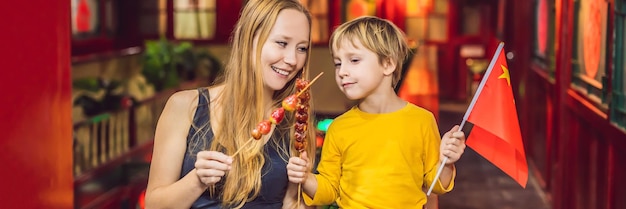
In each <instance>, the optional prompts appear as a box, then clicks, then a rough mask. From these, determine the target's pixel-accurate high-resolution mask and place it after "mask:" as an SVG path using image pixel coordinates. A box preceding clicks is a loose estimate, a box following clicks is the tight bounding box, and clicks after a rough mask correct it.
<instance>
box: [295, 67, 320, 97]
mask: <svg viewBox="0 0 626 209" xmlns="http://www.w3.org/2000/svg"><path fill="white" fill-rule="evenodd" d="M322 74H324V72H321V73H320V74H318V75H317V76H315V78H313V80H311V82H309V84H308V85H306V86H305V87H304V88H302V90H301V91H300V92H298V94H296V97H299V96H300V94H302V93H304V92H305V91H306V90H307V89H308V88H309V87H311V84H313V82H315V80H317V79H318V78H320V76H322Z"/></svg>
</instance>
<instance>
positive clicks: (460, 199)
mask: <svg viewBox="0 0 626 209" xmlns="http://www.w3.org/2000/svg"><path fill="white" fill-rule="evenodd" d="M466 108H467V106H466V105H465V104H454V103H442V104H440V112H439V117H440V118H439V126H440V131H441V133H444V132H445V131H447V130H449V129H450V128H451V127H452V126H453V125H454V124H460V123H461V120H462V118H463V114H464V113H465V110H466ZM466 134H467V133H466ZM456 167H457V177H456V181H455V188H454V190H453V191H452V192H450V193H447V194H444V195H441V196H440V197H439V209H550V208H551V207H550V206H549V205H550V204H549V203H548V202H547V201H546V198H545V195H544V193H543V191H542V190H541V189H540V188H539V186H538V185H537V183H536V181H535V179H534V178H533V176H532V174H531V176H529V181H528V185H527V186H526V188H525V189H524V188H522V187H521V186H519V185H518V184H517V183H516V182H515V181H513V179H511V178H510V177H509V176H507V175H506V174H504V173H503V172H502V171H500V170H499V169H498V168H497V167H495V166H493V165H492V164H491V163H490V162H488V161H487V160H485V159H484V158H482V157H481V156H480V155H478V154H477V153H476V152H474V151H473V150H472V149H471V148H469V147H468V148H467V149H466V150H465V153H464V154H463V156H462V157H461V159H460V160H459V161H458V162H457V163H456Z"/></svg>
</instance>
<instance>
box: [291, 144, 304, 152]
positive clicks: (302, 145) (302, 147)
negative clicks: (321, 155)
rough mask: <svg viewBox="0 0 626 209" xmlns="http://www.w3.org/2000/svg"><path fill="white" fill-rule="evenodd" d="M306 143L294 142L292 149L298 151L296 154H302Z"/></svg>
mask: <svg viewBox="0 0 626 209" xmlns="http://www.w3.org/2000/svg"><path fill="white" fill-rule="evenodd" d="M306 145H307V143H306V142H296V143H294V147H295V148H296V150H298V152H304V148H305V147H306Z"/></svg>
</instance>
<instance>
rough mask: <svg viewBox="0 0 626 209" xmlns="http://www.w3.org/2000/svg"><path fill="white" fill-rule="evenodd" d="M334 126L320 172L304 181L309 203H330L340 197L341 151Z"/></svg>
mask: <svg viewBox="0 0 626 209" xmlns="http://www.w3.org/2000/svg"><path fill="white" fill-rule="evenodd" d="M334 132H335V131H334V129H333V126H332V125H331V127H329V129H328V132H327V133H326V137H325V139H324V145H323V147H322V154H321V159H320V163H319V164H318V166H317V171H318V172H319V174H315V175H311V174H312V173H309V175H307V177H306V180H305V181H304V183H303V185H302V186H303V191H304V193H303V195H302V196H303V197H304V202H305V203H306V204H307V205H328V204H331V203H333V202H335V200H336V199H337V197H339V177H340V176H341V151H340V148H339V146H338V145H337V139H336V138H335V137H334V136H335V134H334Z"/></svg>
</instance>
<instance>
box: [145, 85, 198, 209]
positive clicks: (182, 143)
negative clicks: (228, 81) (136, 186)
mask: <svg viewBox="0 0 626 209" xmlns="http://www.w3.org/2000/svg"><path fill="white" fill-rule="evenodd" d="M197 98H198V93H197V91H194V90H189V91H181V92H177V93H175V94H173V95H172V96H171V97H170V98H169V100H168V101H167V103H166V105H165V108H164V109H163V112H162V113H161V116H160V118H159V121H158V123H157V128H156V132H155V138H154V149H153V153H152V162H151V164H150V175H149V179H148V188H147V190H146V207H147V208H190V207H191V204H192V203H193V202H194V201H196V199H198V197H199V196H200V195H201V194H202V193H203V192H204V191H205V190H206V188H207V187H208V186H206V185H205V184H204V183H202V182H201V181H200V179H199V178H198V176H197V174H196V169H194V170H192V171H191V172H189V173H188V174H187V175H185V176H184V177H183V178H182V179H180V180H179V175H180V171H181V168H182V164H183V157H184V155H185V152H186V147H187V141H186V138H187V133H188V131H189V127H190V125H191V121H192V118H193V114H194V112H195V107H196V106H197V105H195V104H194V103H193V102H195V103H197V101H198V100H197Z"/></svg>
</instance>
